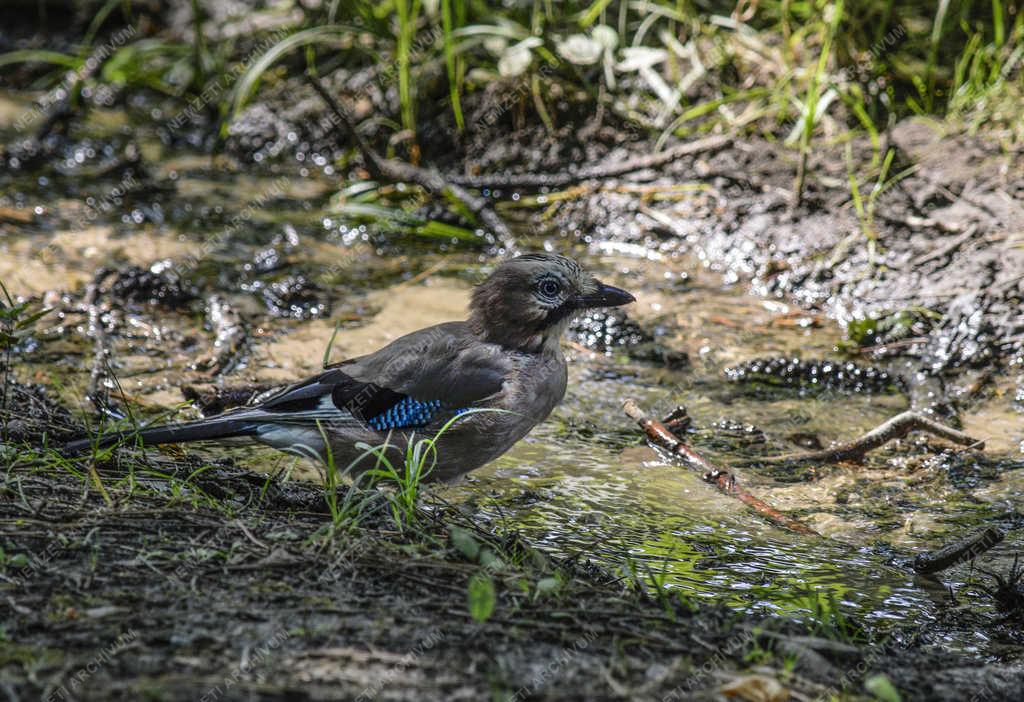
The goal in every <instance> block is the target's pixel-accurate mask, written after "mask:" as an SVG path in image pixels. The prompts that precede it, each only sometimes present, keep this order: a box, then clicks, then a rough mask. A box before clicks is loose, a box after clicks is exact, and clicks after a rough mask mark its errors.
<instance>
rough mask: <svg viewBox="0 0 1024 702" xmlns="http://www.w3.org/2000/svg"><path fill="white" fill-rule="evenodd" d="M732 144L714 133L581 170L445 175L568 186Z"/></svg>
mask: <svg viewBox="0 0 1024 702" xmlns="http://www.w3.org/2000/svg"><path fill="white" fill-rule="evenodd" d="M731 143H732V139H731V138H730V137H726V136H710V137H706V138H704V139H698V140H697V141H690V142H687V143H685V144H679V145H678V146H674V147H672V148H671V149H666V150H665V151H659V152H658V153H654V154H649V155H647V156H637V157H635V158H630V159H626V160H625V161H619V162H617V163H608V164H599V165H596V166H589V167H586V168H580V169H578V170H569V171H562V172H560V173H498V174H489V175H476V176H465V175H457V174H454V173H452V174H449V175H447V176H445V178H446V179H447V180H448V182H449V183H455V184H457V185H464V186H466V187H468V188H478V189H479V188H544V187H548V188H564V187H566V186H568V185H573V184H574V183H579V182H582V181H584V180H601V179H604V178H615V177H617V176H621V175H625V174H626V173H633V172H635V171H642V170H644V169H645V168H656V167H658V166H663V165H665V164H666V163H671V162H672V161H675V160H676V159H678V158H682V157H683V156H694V155H696V154H702V153H710V152H714V151H721V150H722V149H724V148H726V147H727V146H729V145H730V144H731Z"/></svg>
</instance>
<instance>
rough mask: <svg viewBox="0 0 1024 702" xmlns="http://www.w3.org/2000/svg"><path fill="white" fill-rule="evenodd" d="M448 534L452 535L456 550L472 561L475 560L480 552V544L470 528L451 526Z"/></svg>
mask: <svg viewBox="0 0 1024 702" xmlns="http://www.w3.org/2000/svg"><path fill="white" fill-rule="evenodd" d="M448 536H449V537H451V540H452V546H454V547H455V550H456V551H458V552H459V553H461V554H462V555H463V556H465V557H466V558H468V559H469V560H471V561H475V560H476V557H477V555H478V554H479V553H480V544H479V542H478V541H477V540H476V539H475V538H474V537H473V534H471V533H470V532H469V531H468V530H466V529H463V528H462V527H457V526H449V527H448Z"/></svg>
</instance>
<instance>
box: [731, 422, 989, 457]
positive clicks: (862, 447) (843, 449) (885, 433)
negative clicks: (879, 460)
mask: <svg viewBox="0 0 1024 702" xmlns="http://www.w3.org/2000/svg"><path fill="white" fill-rule="evenodd" d="M915 430H920V431H926V432H928V433H929V434H934V435H935V436H938V437H941V438H943V439H948V440H949V441H952V442H953V443H955V444H959V445H961V446H967V447H969V448H976V449H978V450H984V448H985V442H984V441H982V440H981V439H976V438H974V437H973V436H969V435H967V434H965V433H963V432H962V431H957V430H956V429H953V428H952V427H947V426H946V425H945V424H940V423H939V422H936V421H935V420H933V419H928V418H927V417H925V416H923V415H920V414H918V413H917V412H914V411H911V410H907V411H906V412H901V413H900V414H897V415H896V416H895V417H892V418H891V419H887V420H886V421H884V422H882V423H881V424H879V425H878V426H877V427H875V428H874V429H872V430H871V431H869V432H868V433H867V434H864V435H863V436H861V437H860V438H857V439H854V440H853V441H849V442H846V443H842V444H839V445H837V446H832V447H830V448H827V449H821V450H820V451H809V452H807V453H792V454H783V455H781V456H768V457H766V458H755V459H751V460H750V461H748V462H749V463H842V462H844V461H852V462H855V463H859V462H860V461H862V460H864V456H865V455H866V454H867V453H868V452H869V451H874V450H875V449H876V448H879V447H880V446H884V445H885V444H887V443H889V442H890V441H892V440H893V439H902V438H903V437H904V436H906V435H907V434H909V433H910V432H912V431H915Z"/></svg>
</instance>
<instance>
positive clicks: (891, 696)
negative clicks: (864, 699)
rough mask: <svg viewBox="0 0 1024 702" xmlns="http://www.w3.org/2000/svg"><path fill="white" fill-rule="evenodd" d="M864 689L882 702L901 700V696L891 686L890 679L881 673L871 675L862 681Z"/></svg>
mask: <svg viewBox="0 0 1024 702" xmlns="http://www.w3.org/2000/svg"><path fill="white" fill-rule="evenodd" d="M864 689H865V690H867V691H868V692H870V693H871V694H872V695H874V696H875V699H879V700H882V702H902V700H903V698H902V697H900V693H899V692H898V691H897V690H896V688H895V687H894V686H893V684H892V681H891V680H889V678H888V677H887V676H885V675H884V674H882V673H879V674H878V675H872V676H871V677H870V678H868V679H867V680H865V681H864Z"/></svg>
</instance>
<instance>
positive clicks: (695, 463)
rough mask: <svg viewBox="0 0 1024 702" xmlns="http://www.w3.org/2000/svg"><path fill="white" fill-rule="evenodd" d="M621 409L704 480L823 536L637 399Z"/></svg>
mask: <svg viewBox="0 0 1024 702" xmlns="http://www.w3.org/2000/svg"><path fill="white" fill-rule="evenodd" d="M622 409H623V411H624V412H625V413H626V414H627V415H629V417H630V418H631V419H633V420H634V421H635V422H636V423H637V424H638V425H640V428H641V429H643V430H644V433H645V434H646V435H647V438H648V440H649V441H650V442H651V443H653V444H655V445H656V446H660V447H661V448H663V449H664V450H666V451H668V452H669V453H671V454H672V455H673V456H677V457H678V458H680V459H681V460H682V462H683V463H684V464H686V466H687V467H689V468H693V469H695V470H700V471H703V472H704V473H703V478H704V480H705V481H707V482H709V483H711V484H712V485H714V486H715V487H717V488H718V489H719V490H721V491H722V492H724V493H725V494H726V495H730V496H732V497H735V498H736V499H737V500H739V501H740V502H742V503H743V504H745V505H746V506H747V507H749V508H751V509H752V510H754V511H755V512H757V513H758V514H759V515H761V516H762V517H764V518H765V519H767V520H768V521H769V522H771V523H772V524H775V525H776V526H780V527H782V528H784V529H789V530H790V531H793V532H796V533H797V534H804V535H807V536H821V534H819V533H818V532H816V531H815V530H814V529H812V528H810V527H809V526H807V525H806V524H804V523H803V522H800V521H798V520H796V519H794V518H792V517H787V516H786V515H785V514H783V513H782V512H780V511H779V510H777V509H775V508H774V507H772V506H771V505H769V504H768V503H767V502H765V501H764V500H762V499H760V498H759V497H755V496H754V495H751V494H750V493H749V492H747V491H746V490H744V489H743V488H741V487H740V486H739V485H738V484H737V482H736V477H735V476H734V475H733V474H731V473H729V472H728V471H725V470H722V469H721V468H719V467H718V466H716V465H715V464H713V463H711V462H710V461H708V460H707V459H706V458H704V457H703V456H701V455H700V454H699V453H697V452H696V451H694V450H693V449H692V448H690V447H689V446H688V445H687V444H685V443H683V442H682V441H680V440H679V439H678V438H677V437H676V435H675V434H673V433H672V432H670V431H669V430H668V429H667V428H666V427H665V425H664V424H662V423H661V422H659V421H658V420H657V419H651V418H650V417H648V416H647V414H646V413H645V412H644V411H643V410H642V409H640V406H639V405H637V403H636V402H635V401H634V400H626V402H625V403H623V405H622Z"/></svg>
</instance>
